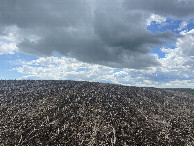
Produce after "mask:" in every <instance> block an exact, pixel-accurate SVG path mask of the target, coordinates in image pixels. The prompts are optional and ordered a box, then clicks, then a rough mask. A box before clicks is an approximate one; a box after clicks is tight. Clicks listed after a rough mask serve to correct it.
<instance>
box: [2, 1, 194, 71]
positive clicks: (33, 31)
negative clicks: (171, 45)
mask: <svg viewBox="0 0 194 146" xmlns="http://www.w3.org/2000/svg"><path fill="white" fill-rule="evenodd" d="M139 2H141V3H142V4H141V5H140V4H139ZM145 2H147V3H145ZM145 2H144V1H134V0H129V1H123V3H122V1H121V0H115V1H110V0H107V1H102V0H98V1H94V0H93V1H91V0H87V1H86V0H83V1H81V0H54V1H53V0H47V1H45V0H33V1H32V0H1V1H0V26H1V28H4V27H5V26H11V25H16V26H17V27H18V28H19V31H18V33H19V34H20V36H21V37H22V39H21V40H20V42H18V44H17V45H18V47H19V49H20V51H21V52H26V53H30V54H35V55H39V56H50V55H52V53H53V52H54V51H57V52H59V53H60V54H61V55H64V56H69V57H75V58H76V59H78V60H81V61H85V62H89V63H97V64H102V65H106V66H111V67H127V68H145V67H150V66H156V65H159V63H158V61H157V59H156V57H155V56H153V55H150V51H151V48H153V47H158V46H162V45H164V44H166V43H168V41H169V40H174V39H175V36H174V34H173V33H171V32H163V33H157V34H152V33H151V32H149V31H148V30H146V19H147V18H149V17H150V15H151V14H152V13H156V12H157V14H161V15H164V14H165V15H170V16H175V17H178V16H180V17H188V16H190V15H191V14H192V12H191V11H190V7H191V5H188V4H185V6H184V9H185V11H184V12H183V13H184V14H178V13H179V12H176V11H178V7H179V6H180V4H179V2H177V1H175V0H173V1H170V2H167V1H166V3H170V4H175V5H177V6H175V7H174V8H173V7H172V8H171V10H168V11H166V10H164V11H166V12H163V10H162V9H163V7H164V4H161V8H160V7H159V6H160V5H159V4H155V5H154V8H152V7H151V6H150V5H152V3H154V2H153V1H145ZM144 3H145V8H144V7H143V5H144ZM158 3H161V2H158ZM180 3H181V2H180ZM191 3H192V2H191ZM166 5H167V4H166ZM186 7H188V10H187V8H186ZM156 8H157V10H158V11H156V10H155V9H156ZM186 13H187V14H186ZM32 36H35V37H36V36H37V37H38V38H39V39H38V40H36V41H33V40H32Z"/></svg>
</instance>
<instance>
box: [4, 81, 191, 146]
mask: <svg viewBox="0 0 194 146" xmlns="http://www.w3.org/2000/svg"><path fill="white" fill-rule="evenodd" d="M193 93H194V89H158V88H157V89H156V88H144V87H141V88H140V87H129V86H122V85H115V84H105V83H93V82H76V81H49V80H47V81H40V80H38V81H34V80H28V81H24V80H23V81H17V80H15V81H13V80H12V81H8V80H1V81H0V145H68V146H71V145H72V146H75V145H95V146H96V145H116V146H118V145H154V146H155V145H164V146H166V145H181V146H183V145H194V143H193V140H194V139H193V137H194V134H193V130H194V123H193V122H194V121H193V115H194V114H193V111H194V96H193Z"/></svg>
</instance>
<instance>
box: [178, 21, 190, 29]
mask: <svg viewBox="0 0 194 146" xmlns="http://www.w3.org/2000/svg"><path fill="white" fill-rule="evenodd" d="M187 24H188V23H187V21H182V22H181V24H180V26H179V27H178V28H177V30H178V31H181V30H183V29H184V28H185V27H186V26H187Z"/></svg>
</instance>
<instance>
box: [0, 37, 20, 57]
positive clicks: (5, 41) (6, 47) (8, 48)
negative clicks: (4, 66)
mask: <svg viewBox="0 0 194 146" xmlns="http://www.w3.org/2000/svg"><path fill="white" fill-rule="evenodd" d="M17 50H18V48H17V46H16V43H15V37H14V36H13V34H12V33H8V35H6V36H0V55H1V54H14V52H15V51H17Z"/></svg>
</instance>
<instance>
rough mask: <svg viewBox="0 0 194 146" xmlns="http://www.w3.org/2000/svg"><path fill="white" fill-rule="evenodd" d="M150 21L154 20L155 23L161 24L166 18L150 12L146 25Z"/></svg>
mask: <svg viewBox="0 0 194 146" xmlns="http://www.w3.org/2000/svg"><path fill="white" fill-rule="evenodd" d="M152 21H156V23H158V24H161V23H163V22H165V21H166V18H165V17H162V16H159V15H155V14H152V15H151V16H150V18H148V19H147V25H150V23H151V22H152Z"/></svg>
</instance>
